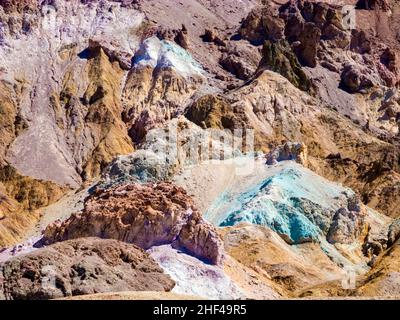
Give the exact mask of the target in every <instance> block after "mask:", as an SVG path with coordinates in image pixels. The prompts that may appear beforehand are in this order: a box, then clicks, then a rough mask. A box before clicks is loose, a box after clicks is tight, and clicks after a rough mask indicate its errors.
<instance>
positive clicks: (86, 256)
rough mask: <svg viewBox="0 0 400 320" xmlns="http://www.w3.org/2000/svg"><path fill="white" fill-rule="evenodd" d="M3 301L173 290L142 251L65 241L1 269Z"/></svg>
mask: <svg viewBox="0 0 400 320" xmlns="http://www.w3.org/2000/svg"><path fill="white" fill-rule="evenodd" d="M0 283H1V284H2V285H1V286H0V299H1V298H2V295H3V298H4V299H7V300H47V299H55V298H62V297H68V296H76V295H85V294H94V293H104V292H119V291H170V290H171V289H172V288H173V287H174V284H175V283H174V281H173V280H172V279H171V278H170V277H169V276H168V275H166V274H164V273H163V270H162V269H161V268H160V267H159V266H158V264H157V263H156V262H155V261H154V260H153V259H152V258H151V257H150V256H149V255H148V254H147V253H145V252H144V251H143V250H142V249H139V248H138V247H136V246H134V245H132V244H127V243H123V242H119V241H116V240H101V239H96V238H84V239H78V240H71V241H65V242H61V243H57V244H54V245H52V246H49V247H45V248H42V249H39V250H37V251H34V252H32V253H29V254H27V255H23V256H20V257H16V258H13V259H11V260H8V261H7V262H5V263H3V264H2V265H0Z"/></svg>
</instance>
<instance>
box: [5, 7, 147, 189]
mask: <svg viewBox="0 0 400 320" xmlns="http://www.w3.org/2000/svg"><path fill="white" fill-rule="evenodd" d="M31 4H32V5H34V6H33V7H32V10H30V11H26V10H25V9H23V8H24V7H23V6H22V7H21V10H19V7H18V6H17V7H16V8H15V9H16V10H15V11H14V9H12V8H14V7H6V8H5V9H3V8H1V9H0V16H1V18H0V19H1V21H2V24H1V25H2V28H1V34H2V39H3V40H2V42H1V45H0V56H1V68H2V71H1V80H2V83H4V85H5V86H6V87H8V88H9V90H11V92H12V94H11V96H12V97H13V98H12V101H14V102H15V103H16V104H17V105H18V108H17V110H16V112H15V113H16V117H18V118H19V119H20V121H19V122H21V123H24V126H23V128H22V130H19V132H18V135H17V137H16V138H15V139H14V141H12V143H11V144H10V145H9V146H8V151H7V153H6V158H7V160H8V161H9V163H10V164H11V165H13V166H15V167H16V168H17V169H18V170H19V171H20V172H21V173H22V174H23V175H29V176H32V177H35V178H39V179H44V180H51V181H54V182H56V183H59V184H62V185H71V186H73V187H76V186H77V185H79V184H80V183H81V180H82V179H81V177H82V176H84V177H87V178H91V177H93V176H96V175H98V174H99V171H100V170H101V169H102V168H103V167H104V165H105V163H106V162H107V161H111V160H112V158H113V157H114V156H116V155H117V154H120V153H126V152H131V151H132V150H133V149H132V144H131V142H130V140H129V138H128V135H127V132H126V129H125V128H124V125H123V122H122V120H121V119H120V113H121V102H120V97H119V93H120V91H121V89H120V82H121V80H122V78H123V71H122V69H121V65H123V64H122V63H119V62H118V59H119V60H121V58H117V57H120V56H121V57H122V56H123V53H125V55H128V56H133V54H134V52H135V50H136V48H137V47H138V43H139V40H140V39H139V38H138V37H137V36H136V35H135V30H137V28H138V27H139V26H140V24H141V23H142V21H143V19H144V16H143V14H141V13H140V12H138V11H137V10H135V9H134V8H133V7H130V6H124V5H123V4H122V3H119V2H102V1H90V2H86V3H85V2H82V1H78V0H73V1H53V2H51V3H50V4H44V5H39V4H38V3H37V2H36V1H32V2H31ZM4 10H5V11H6V12H3V11H4ZM8 10H12V14H9V15H8V14H7V12H8ZM24 10H25V11H24ZM91 41H92V42H91ZM95 43H97V44H98V45H94V44H95ZM99 43H101V45H100V44H99ZM27 48H29V50H27ZM113 52H114V53H115V52H118V53H121V55H119V54H114V55H112V53H113ZM107 54H108V55H107ZM121 61H122V60H121ZM105 145H107V147H105Z"/></svg>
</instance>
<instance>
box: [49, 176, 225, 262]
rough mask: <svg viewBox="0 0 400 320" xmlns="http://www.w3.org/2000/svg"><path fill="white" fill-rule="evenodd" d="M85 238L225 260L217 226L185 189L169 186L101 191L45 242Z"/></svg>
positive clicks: (53, 228) (131, 186)
mask: <svg viewBox="0 0 400 320" xmlns="http://www.w3.org/2000/svg"><path fill="white" fill-rule="evenodd" d="M82 237H100V238H111V239H117V240H120V241H124V242H128V243H134V244H136V245H138V246H140V247H141V248H144V249H149V248H150V247H152V246H157V245H162V244H169V243H172V244H173V245H174V246H175V247H177V248H181V249H183V250H187V251H188V252H189V253H192V254H194V255H195V256H197V257H199V258H202V259H205V260H207V261H209V262H211V263H215V264H219V263H221V262H222V259H223V249H222V244H221V240H220V239H219V237H218V235H217V233H216V230H215V228H214V227H213V226H212V225H211V224H209V223H207V222H206V221H205V220H203V218H202V217H201V214H200V212H199V211H198V210H197V209H196V208H195V207H194V204H193V201H192V199H191V198H190V197H189V196H188V195H187V194H186V191H185V190H184V189H182V188H180V187H177V186H175V185H173V184H171V183H167V182H165V183H164V182H163V183H157V184H154V185H151V184H146V185H141V184H128V185H123V186H120V187H115V188H112V189H109V190H105V191H103V190H98V191H96V192H95V193H94V194H92V195H91V196H89V197H88V198H87V199H86V202H85V208H84V210H83V212H82V213H77V214H74V215H73V216H71V218H69V219H68V220H66V221H65V222H64V223H58V224H57V223H56V224H53V225H50V226H49V227H48V228H47V229H46V230H45V233H44V241H45V242H46V243H54V242H58V241H64V240H68V239H76V238H82Z"/></svg>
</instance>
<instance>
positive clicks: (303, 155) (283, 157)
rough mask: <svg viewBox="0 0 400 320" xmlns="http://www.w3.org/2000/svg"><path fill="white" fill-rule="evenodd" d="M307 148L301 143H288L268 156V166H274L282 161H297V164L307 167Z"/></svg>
mask: <svg viewBox="0 0 400 320" xmlns="http://www.w3.org/2000/svg"><path fill="white" fill-rule="evenodd" d="M307 157H308V154H307V147H306V146H305V145H304V144H301V143H292V142H287V143H285V144H284V145H280V146H278V147H276V148H274V149H273V150H272V151H271V152H270V153H268V154H267V155H266V158H267V164H269V165H273V164H276V163H278V162H280V161H287V160H295V161H296V162H298V163H300V164H302V165H304V166H307V164H308V159H307Z"/></svg>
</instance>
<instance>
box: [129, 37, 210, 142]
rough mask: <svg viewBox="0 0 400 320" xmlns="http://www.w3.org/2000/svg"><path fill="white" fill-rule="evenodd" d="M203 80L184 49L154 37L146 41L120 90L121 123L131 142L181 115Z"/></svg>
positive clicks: (201, 74) (201, 70)
mask: <svg viewBox="0 0 400 320" xmlns="http://www.w3.org/2000/svg"><path fill="white" fill-rule="evenodd" d="M204 81H205V78H204V71H203V69H202V67H201V65H200V64H199V63H198V62H196V61H195V60H194V59H193V57H192V56H191V55H190V54H189V53H188V52H187V51H186V50H185V49H183V48H182V47H180V46H178V45H177V44H176V43H174V42H171V41H168V40H160V39H158V38H157V37H155V36H153V37H151V38H148V39H146V40H145V41H144V42H143V43H142V44H141V47H140V48H139V50H138V51H137V52H136V54H135V56H134V57H133V68H132V70H131V71H130V72H129V74H128V76H127V79H126V84H125V87H124V90H123V104H124V121H125V122H126V123H127V124H128V128H129V134H130V136H131V138H132V139H133V141H134V142H136V143H139V142H141V141H142V140H143V139H144V138H145V136H146V134H147V132H148V131H149V130H150V129H153V128H155V127H159V126H160V125H162V124H164V123H165V122H166V121H167V120H171V119H172V118H175V117H177V116H179V115H181V114H183V112H184V110H185V107H186V106H187V105H188V104H189V103H190V102H192V101H193V96H194V94H195V93H196V91H197V90H198V89H199V87H200V86H201V85H202V83H203V82H204Z"/></svg>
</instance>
